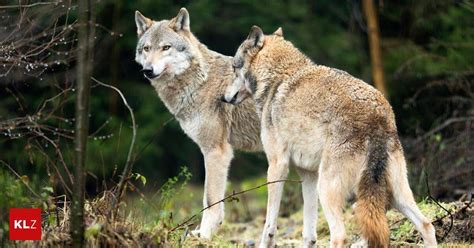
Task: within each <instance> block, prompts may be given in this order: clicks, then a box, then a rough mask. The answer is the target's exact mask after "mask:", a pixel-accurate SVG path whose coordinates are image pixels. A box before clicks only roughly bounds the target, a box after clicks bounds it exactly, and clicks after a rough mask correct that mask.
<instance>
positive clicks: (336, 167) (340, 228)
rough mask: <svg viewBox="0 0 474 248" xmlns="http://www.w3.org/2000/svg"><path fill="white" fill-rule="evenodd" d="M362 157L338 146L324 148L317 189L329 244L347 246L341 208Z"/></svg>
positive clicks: (336, 246) (337, 246) (336, 247)
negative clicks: (346, 151) (327, 230)
mask: <svg viewBox="0 0 474 248" xmlns="http://www.w3.org/2000/svg"><path fill="white" fill-rule="evenodd" d="M361 164H363V158H361V157H354V156H349V155H347V154H343V152H340V151H338V150H335V151H330V150H325V151H324V152H323V155H322V158H321V164H320V166H319V178H318V193H319V199H320V203H321V207H322V208H323V212H324V216H325V217H326V220H327V222H328V225H329V231H330V236H331V237H330V239H331V240H330V247H331V248H339V247H345V246H346V231H345V228H344V216H343V208H344V204H345V202H346V197H348V196H349V195H350V190H351V189H352V187H351V185H354V181H355V176H354V175H355V171H357V170H359V169H360V166H361Z"/></svg>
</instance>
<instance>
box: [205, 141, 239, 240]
mask: <svg viewBox="0 0 474 248" xmlns="http://www.w3.org/2000/svg"><path fill="white" fill-rule="evenodd" d="M232 157H233V151H232V147H231V146H230V144H228V143H225V144H222V145H220V146H218V147H216V148H213V149H211V150H209V151H207V152H204V162H205V169H206V180H205V183H204V197H203V205H204V208H206V207H208V206H210V205H212V204H214V203H216V202H218V201H220V200H222V199H223V198H224V194H225V189H226V182H227V172H228V169H229V165H230V161H231V160H232ZM223 220H224V203H222V202H221V203H219V204H216V205H214V206H212V207H211V208H209V209H207V210H205V211H204V212H203V215H202V220H201V225H200V228H199V231H198V235H199V236H200V237H202V238H205V239H210V238H211V236H212V234H214V232H215V231H216V229H217V227H218V226H219V225H220V224H221V223H222V221H223Z"/></svg>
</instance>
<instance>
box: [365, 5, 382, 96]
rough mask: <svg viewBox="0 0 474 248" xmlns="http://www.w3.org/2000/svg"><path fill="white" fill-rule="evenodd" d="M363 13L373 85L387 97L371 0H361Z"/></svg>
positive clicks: (376, 25) (375, 14) (377, 25)
mask: <svg viewBox="0 0 474 248" xmlns="http://www.w3.org/2000/svg"><path fill="white" fill-rule="evenodd" d="M362 6H363V8H364V15H365V19H366V21H367V36H368V38H369V47H370V60H371V63H372V79H373V80H374V84H375V87H376V88H377V89H378V90H379V91H380V92H382V93H383V94H384V95H385V97H387V98H388V95H387V90H386V87H385V80H384V73H383V63H382V50H381V48H380V33H379V23H378V20H377V13H376V11H375V8H374V2H373V0H362Z"/></svg>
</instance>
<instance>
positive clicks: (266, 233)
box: [260, 157, 289, 248]
mask: <svg viewBox="0 0 474 248" xmlns="http://www.w3.org/2000/svg"><path fill="white" fill-rule="evenodd" d="M268 164H269V166H268V175H267V181H268V182H270V184H268V186H267V187H268V202H267V216H266V220H265V227H264V228H263V233H262V239H261V241H260V247H261V248H263V247H275V245H276V236H275V235H276V230H277V218H278V211H279V209H280V202H281V196H282V194H283V186H284V182H276V183H271V182H275V181H278V180H284V179H286V177H287V176H288V166H289V165H288V161H286V160H284V159H282V158H278V157H276V158H271V157H269V159H268Z"/></svg>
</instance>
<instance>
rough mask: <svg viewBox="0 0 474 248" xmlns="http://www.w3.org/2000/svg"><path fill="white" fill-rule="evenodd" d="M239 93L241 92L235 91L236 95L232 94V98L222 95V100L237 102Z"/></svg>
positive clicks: (231, 102)
mask: <svg viewBox="0 0 474 248" xmlns="http://www.w3.org/2000/svg"><path fill="white" fill-rule="evenodd" d="M238 94H239V92H238V91H237V93H235V95H234V96H232V98H230V97H228V96H222V97H221V101H223V102H225V103H230V104H235V102H236V101H237V95H238Z"/></svg>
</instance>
